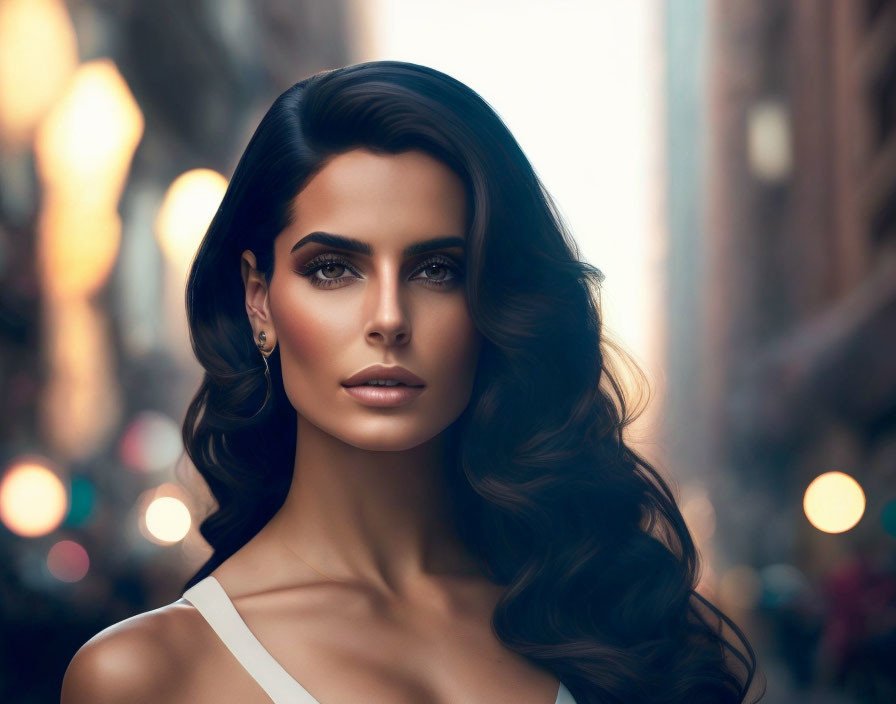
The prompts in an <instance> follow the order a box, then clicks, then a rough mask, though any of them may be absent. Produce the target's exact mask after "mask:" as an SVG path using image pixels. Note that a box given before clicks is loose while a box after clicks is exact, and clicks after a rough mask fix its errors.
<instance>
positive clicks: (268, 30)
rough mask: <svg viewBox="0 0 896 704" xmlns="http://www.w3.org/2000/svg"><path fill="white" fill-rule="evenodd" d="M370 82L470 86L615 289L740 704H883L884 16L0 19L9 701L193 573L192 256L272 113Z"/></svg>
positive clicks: (637, 437) (330, 13) (152, 8)
mask: <svg viewBox="0 0 896 704" xmlns="http://www.w3.org/2000/svg"><path fill="white" fill-rule="evenodd" d="M376 59H397V60H404V61H412V62H415V63H421V64H426V65H428V66H432V67H433V68H436V69H439V70H442V71H445V72H446V73H448V74H450V75H452V76H454V77H456V78H458V79H459V80H461V81H463V82H465V83H467V84H468V85H469V86H470V87H472V88H473V89H474V90H476V91H477V92H479V93H480V94H481V95H482V96H483V97H484V98H485V99H486V100H487V101H488V102H489V103H490V104H491V105H492V106H493V107H494V108H495V109H496V110H497V112H498V113H499V114H500V115H501V117H502V118H503V119H504V120H505V122H506V123H507V125H508V127H509V128H510V130H511V131H512V132H513V133H514V135H515V136H516V138H517V139H518V141H519V142H520V144H521V146H522V148H523V150H524V151H525V152H526V154H527V155H528V156H529V157H530V159H531V161H532V163H533V165H534V166H535V169H536V171H537V172H538V174H539V176H540V177H541V178H542V180H543V182H544V184H545V186H546V187H547V189H548V190H549V191H550V192H551V194H552V195H553V196H554V197H555V199H556V201H557V204H558V206H559V209H560V211H561V213H562V215H563V217H564V218H565V220H566V223H567V224H568V226H569V228H570V230H571V231H572V233H573V235H574V237H575V238H576V240H577V241H578V242H579V243H580V245H581V249H582V254H583V256H584V257H585V258H586V259H587V260H588V261H590V262H591V263H593V264H595V265H596V266H598V267H599V268H600V269H601V270H602V271H603V272H604V273H605V275H606V281H605V283H604V298H603V303H604V309H603V310H604V314H605V324H606V327H607V329H608V331H609V333H610V335H611V336H612V337H613V339H614V340H616V341H617V342H619V343H621V344H622V345H623V346H624V347H625V348H626V349H627V350H628V351H629V352H630V353H631V354H633V355H634V357H635V358H636V359H637V360H638V362H639V363H640V364H641V365H642V366H643V368H644V370H645V372H646V373H647V378H648V380H649V383H650V396H649V398H644V399H642V403H643V404H646V405H645V406H644V407H645V410H644V413H643V415H642V416H641V418H640V419H639V421H638V423H637V424H636V425H635V427H633V428H632V429H631V431H632V432H631V435H630V438H629V439H630V441H631V442H632V444H633V445H634V446H635V447H636V448H637V449H638V450H639V451H641V452H642V453H644V454H645V455H646V456H647V457H648V458H649V459H650V460H651V461H652V462H654V463H655V464H656V465H657V466H658V467H659V468H660V470H661V471H662V472H663V473H664V474H665V475H666V476H668V477H669V478H670V480H671V481H672V483H673V485H674V487H675V490H676V493H677V494H678V496H679V498H680V503H681V506H682V509H683V512H684V514H685V517H686V519H687V521H688V524H689V526H690V528H691V530H692V531H693V533H694V535H695V539H696V541H697V545H698V548H699V550H700V553H701V555H702V558H703V564H704V566H703V573H702V577H701V582H700V587H699V588H700V591H701V592H703V593H704V594H706V595H707V596H708V597H709V598H711V599H713V600H714V601H715V602H716V603H717V604H719V606H721V607H722V608H723V609H724V610H725V611H726V612H727V613H728V614H730V615H731V616H732V617H733V618H734V620H735V621H736V622H737V623H738V624H739V625H741V627H742V628H743V629H744V630H745V631H746V632H747V634H748V635H749V637H750V638H751V640H752V643H753V645H754V646H755V647H756V649H757V653H758V656H759V661H760V666H761V668H762V671H763V673H764V675H765V676H766V678H767V680H768V693H767V695H766V698H765V700H764V701H765V702H768V704H779V703H785V702H786V703H791V702H820V703H832V704H833V703H853V702H875V703H876V702H894V701H896V0H842V1H841V0H832V1H830V2H829V1H828V0H749V1H748V0H744V1H740V0H600V1H598V0H578V1H573V0H556V1H553V2H552V1H550V0H541V1H535V0H478V1H474V0H452V1H451V2H446V1H444V0H430V1H426V2H422V1H420V0H252V1H250V0H153V2H141V1H139V0H68V1H67V2H64V1H63V0H0V572H2V573H0V615H2V622H3V637H2V640H0V700H2V701H4V702H15V703H17V704H32V703H44V702H54V701H58V697H59V689H60V685H61V681H62V676H63V673H64V671H65V668H66V666H67V664H68V662H69V660H70V659H71V657H72V655H73V654H74V652H75V651H76V650H77V649H78V647H80V646H81V645H82V644H83V643H84V642H85V641H86V640H87V639H89V638H90V637H91V636H93V635H94V634H95V633H97V632H98V631H100V630H101V629H103V628H105V627H106V626H109V625H110V624H112V623H115V622H117V621H120V620H121V619H124V618H127V617H129V616H131V615H134V614H136V613H139V612H142V611H146V610H149V609H154V608H158V607H160V606H163V605H165V604H168V603H170V602H172V601H175V600H177V599H178V598H179V597H180V595H181V592H182V586H183V583H184V581H185V580H186V579H187V578H188V577H189V576H190V575H191V574H192V573H193V571H195V569H196V568H197V567H198V566H199V565H200V564H201V563H202V562H203V561H204V560H205V559H206V558H207V557H208V554H209V549H208V546H207V545H206V544H205V543H204V541H203V540H202V538H201V536H200V535H199V533H198V531H197V526H198V524H199V523H200V522H201V520H202V518H203V517H204V516H205V515H206V514H207V513H209V512H210V510H211V503H210V502H211V499H210V497H209V495H208V493H207V492H206V491H205V489H204V487H203V485H202V482H201V481H200V480H199V479H198V476H197V475H196V473H195V470H194V469H193V468H192V467H191V465H190V463H189V461H188V460H187V459H186V458H185V457H184V456H183V448H182V445H181V440H180V424H181V422H182V420H183V414H184V412H185V409H186V406H187V403H188V401H189V399H190V398H191V396H192V394H193V393H194V392H195V390H196V388H197V384H198V381H199V378H200V369H199V366H198V364H197V363H196V361H195V359H194V358H193V356H192V352H191V348H190V342H189V336H188V331H187V327H186V321H185V313H184V283H185V276H186V272H187V269H188V267H189V264H190V260H191V258H192V256H193V253H194V252H195V250H196V247H197V245H198V242H199V240H200V239H201V237H202V235H203V233H204V230H205V228H206V227H207V225H208V223H209V221H210V219H211V216H212V214H213V213H214V212H215V210H216V208H217V206H218V203H219V202H220V199H221V196H222V195H223V192H224V190H225V188H226V185H227V180H228V178H229V177H230V175H231V174H232V172H233V169H234V167H235V165H236V162H237V159H238V158H239V156H240V155H241V153H242V151H243V149H244V148H245V146H246V144H247V142H248V139H249V137H250V136H251V134H252V132H253V131H254V129H255V127H256V125H257V124H258V122H259V120H260V118H261V116H262V115H263V114H264V113H265V111H266V110H267V109H268V107H269V106H270V105H271V103H272V102H273V100H274V99H275V98H276V97H277V96H278V95H279V94H280V93H281V92H283V91H284V90H285V89H287V88H288V87H290V86H291V85H293V84H294V83H295V82H297V81H299V80H301V79H303V78H305V77H307V76H309V75H311V74H312V73H315V72H318V71H321V70H325V69H331V68H336V67H339V66H343V65H346V64H351V63H357V62H360V61H368V60H376Z"/></svg>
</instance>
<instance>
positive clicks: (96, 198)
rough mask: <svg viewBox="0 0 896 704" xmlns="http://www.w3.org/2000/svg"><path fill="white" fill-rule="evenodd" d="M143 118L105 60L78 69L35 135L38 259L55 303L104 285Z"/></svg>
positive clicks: (116, 250)
mask: <svg viewBox="0 0 896 704" xmlns="http://www.w3.org/2000/svg"><path fill="white" fill-rule="evenodd" d="M142 134H143V114H142V113H141V112H140V108H139V107H138V106H137V103H136V102H135V100H134V97H133V96H132V95H131V92H130V90H129V89H128V86H127V84H126V83H125V81H124V79H123V78H122V77H121V74H120V73H119V72H118V69H117V68H116V67H115V64H114V63H112V61H110V60H108V59H100V60H97V61H91V62H89V63H86V64H83V65H82V66H81V67H80V68H78V70H77V71H76V72H75V75H74V76H73V77H72V80H71V82H70V83H69V85H68V89H67V90H66V92H65V94H64V95H63V96H62V97H61V98H60V99H59V101H58V102H57V103H56V104H55V105H54V106H53V108H52V110H51V111H50V112H49V114H48V115H47V117H46V119H45V120H44V121H43V122H42V123H41V125H40V127H39V128H38V131H37V135H36V138H35V144H34V150H35V156H36V160H37V171H38V174H39V175H40V179H41V182H42V184H43V186H44V189H45V191H46V194H45V197H44V201H43V204H42V209H41V216H40V223H39V235H40V236H39V240H38V255H39V256H38V260H39V263H40V265H41V279H42V281H43V282H44V286H45V289H46V291H47V292H48V293H49V294H50V295H51V296H53V297H54V298H70V297H76V296H87V295H89V294H91V293H93V292H94V291H95V290H96V289H97V288H99V286H100V285H102V283H103V282H104V281H105V280H106V277H107V276H108V274H109V271H110V270H111V268H112V264H113V263H114V261H115V257H116V255H117V254H118V247H119V241H120V238H121V222H120V221H119V217H118V213H117V208H118V201H119V199H120V198H121V193H122V190H123V189H124V184H125V180H126V179H127V175H128V171H129V169H130V164H131V158H132V157H133V154H134V150H135V149H136V148H137V144H138V143H139V141H140V137H141V136H142Z"/></svg>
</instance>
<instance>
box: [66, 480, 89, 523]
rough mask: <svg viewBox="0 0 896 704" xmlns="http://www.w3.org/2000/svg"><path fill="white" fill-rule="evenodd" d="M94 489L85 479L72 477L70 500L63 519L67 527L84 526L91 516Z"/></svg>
mask: <svg viewBox="0 0 896 704" xmlns="http://www.w3.org/2000/svg"><path fill="white" fill-rule="evenodd" d="M95 502H96V489H94V487H93V483H92V482H91V481H90V480H89V479H87V478H86V477H72V500H71V506H70V507H69V510H68V516H66V518H65V524H66V525H67V526H80V525H84V524H85V523H86V522H87V521H88V520H89V519H90V516H91V515H92V514H93V507H94V503H95Z"/></svg>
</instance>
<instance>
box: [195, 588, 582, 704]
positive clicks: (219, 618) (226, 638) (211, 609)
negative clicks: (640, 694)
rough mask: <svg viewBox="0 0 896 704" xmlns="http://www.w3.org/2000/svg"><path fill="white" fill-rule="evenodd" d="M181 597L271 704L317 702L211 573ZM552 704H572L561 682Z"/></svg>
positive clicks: (569, 693)
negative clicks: (280, 661)
mask: <svg viewBox="0 0 896 704" xmlns="http://www.w3.org/2000/svg"><path fill="white" fill-rule="evenodd" d="M184 599H186V600H187V601H189V602H190V603H191V604H192V605H193V606H195V607H196V610H197V611H199V613H200V614H202V616H203V618H204V619H205V620H206V621H208V624H209V625H210V626H211V627H212V629H213V630H214V631H215V633H217V634H218V637H219V638H220V639H221V641H222V642H223V643H224V645H225V646H227V649H228V650H229V651H230V652H231V653H233V656H234V657H235V658H236V659H237V660H238V661H239V663H240V664H241V665H242V666H243V667H244V668H246V671H247V672H248V673H249V674H250V675H252V678H253V679H254V680H255V681H256V682H258V684H259V685H260V686H261V688H262V689H263V690H264V691H265V692H266V693H267V695H268V696H269V697H270V698H271V700H273V702H274V704H320V702H319V701H317V699H315V698H314V697H312V696H311V695H310V694H309V693H308V690H306V689H305V688H304V687H303V686H302V685H300V684H299V683H298V682H296V680H294V679H293V678H292V676H291V675H290V674H289V673H288V672H287V671H286V670H285V669H283V666H282V665H281V664H280V663H279V662H277V661H276V660H275V659H274V656H273V655H271V654H270V653H269V652H268V651H267V650H266V649H265V647H264V646H263V645H262V644H261V643H260V642H259V640H258V638H256V637H255V635H254V634H253V633H252V631H250V630H249V627H248V626H247V625H246V622H245V621H243V619H242V618H241V617H240V615H239V613H238V612H237V610H236V607H234V605H233V602H232V601H231V600H230V597H228V596H227V592H225V591H224V587H222V586H221V583H220V582H218V580H217V579H215V578H214V577H213V576H212V575H209V576H207V577H205V578H204V579H202V580H200V581H199V582H197V583H196V584H194V585H193V586H192V587H190V588H189V589H187V590H186V591H185V592H184ZM554 704H576V700H575V699H574V698H573V696H572V693H571V692H570V691H569V690H568V689H567V688H566V687H565V686H564V684H563V683H562V682H561V683H560V688H559V690H558V691H557V699H556V700H555V701H554Z"/></svg>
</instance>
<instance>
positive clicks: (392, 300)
mask: <svg viewBox="0 0 896 704" xmlns="http://www.w3.org/2000/svg"><path fill="white" fill-rule="evenodd" d="M368 292H369V294H370V295H371V296H372V297H373V301H372V303H371V306H372V313H371V315H370V318H369V320H368V322H367V330H366V335H365V336H366V337H367V340H368V341H369V342H372V343H377V344H386V345H389V346H392V345H400V344H406V343H407V342H408V341H409V340H410V338H411V329H410V322H409V319H408V315H407V311H406V310H405V308H404V303H403V301H402V295H401V281H400V280H399V277H398V273H397V272H394V273H393V272H391V271H390V272H384V273H383V274H381V275H380V276H378V277H377V280H376V281H375V282H374V283H373V284H372V285H371V286H369V288H368Z"/></svg>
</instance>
